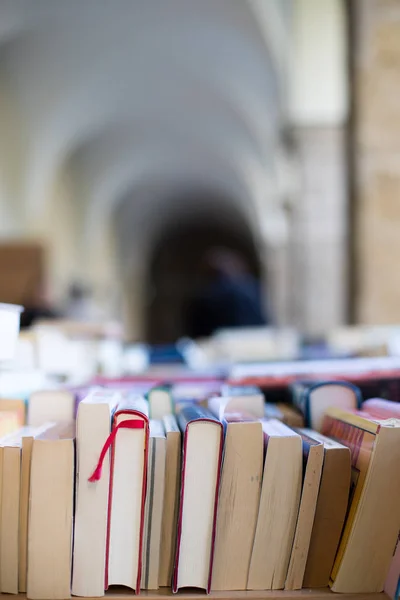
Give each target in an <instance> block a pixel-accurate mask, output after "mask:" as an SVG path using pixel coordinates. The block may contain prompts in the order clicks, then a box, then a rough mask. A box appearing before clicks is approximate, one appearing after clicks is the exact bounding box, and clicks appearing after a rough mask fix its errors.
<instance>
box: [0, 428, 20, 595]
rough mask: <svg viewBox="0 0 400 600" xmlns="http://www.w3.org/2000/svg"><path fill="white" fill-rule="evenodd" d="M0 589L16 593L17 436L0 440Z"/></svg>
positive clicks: (17, 516)
mask: <svg viewBox="0 0 400 600" xmlns="http://www.w3.org/2000/svg"><path fill="white" fill-rule="evenodd" d="M0 465H1V466H0V469H1V505H0V506H1V512H0V531H1V535H0V590H1V592H2V593H8V594H18V541H19V540H18V531H19V497H20V484H21V470H20V469H21V438H20V437H19V436H18V438H17V437H15V436H13V435H12V434H11V435H10V436H6V437H5V438H2V439H1V440H0Z"/></svg>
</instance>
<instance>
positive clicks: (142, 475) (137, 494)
mask: <svg viewBox="0 0 400 600" xmlns="http://www.w3.org/2000/svg"><path fill="white" fill-rule="evenodd" d="M148 445H149V419H148V406H147V402H146V401H145V400H144V399H143V398H137V399H135V400H127V401H124V402H122V403H121V404H119V405H118V407H117V410H116V412H115V414H114V418H113V425H112V431H111V434H110V437H109V438H108V440H107V442H106V444H105V445H104V448H103V452H102V456H103V455H104V454H105V453H106V452H107V450H108V448H109V447H110V446H111V467H110V489H109V504H108V526H107V544H106V569H105V572H106V576H105V589H108V587H109V586H110V585H124V586H127V587H129V588H131V589H133V590H135V592H136V593H137V594H138V593H139V591H140V581H141V571H142V545H143V528H144V509H145V502H146V489H147V460H148ZM102 456H101V457H100V461H99V467H100V470H101V459H102ZM99 475H100V473H98V472H96V471H95V473H94V474H93V476H92V478H91V480H92V481H93V480H95V479H96V478H97V477H98V476H99Z"/></svg>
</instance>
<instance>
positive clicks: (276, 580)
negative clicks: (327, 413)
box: [247, 419, 302, 590]
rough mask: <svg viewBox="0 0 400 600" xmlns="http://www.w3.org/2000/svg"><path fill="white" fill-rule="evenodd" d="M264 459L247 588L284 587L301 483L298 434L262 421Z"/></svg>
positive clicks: (300, 449) (280, 424)
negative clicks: (264, 446) (264, 447)
mask: <svg viewBox="0 0 400 600" xmlns="http://www.w3.org/2000/svg"><path fill="white" fill-rule="evenodd" d="M262 427H263V432H264V436H265V445H266V456H265V463H264V475H263V481H262V488H261V497H260V505H259V510H258V518H257V526H256V532H255V537H254V544H253V550H252V555H251V561H250V569H249V577H248V582H247V589H249V590H268V589H269V590H271V589H273V590H277V589H278V590H279V589H283V587H284V585H285V579H286V574H287V570H288V565H289V560H290V555H291V551H292V544H293V538H294V533H295V529H296V521H297V516H298V512H299V505H300V495H301V482H302V444H301V438H300V435H299V434H298V433H296V432H295V431H293V430H292V429H290V428H289V427H287V426H286V425H284V424H283V423H281V422H280V421H277V420H273V419H272V420H270V421H263V423H262Z"/></svg>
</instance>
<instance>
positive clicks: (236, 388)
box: [209, 385, 265, 419]
mask: <svg viewBox="0 0 400 600" xmlns="http://www.w3.org/2000/svg"><path fill="white" fill-rule="evenodd" d="M221 397H222V398H223V399H224V400H225V410H229V411H230V412H235V411H238V412H241V411H243V412H248V413H250V414H252V415H254V416H255V417H257V418H258V419H262V418H263V417H264V412H265V407H264V403H265V400H264V394H263V393H262V392H261V390H260V388H258V387H255V386H240V385H223V386H222V387H221ZM217 398H218V396H216V398H212V399H210V400H209V408H210V403H212V402H213V401H214V402H215V401H216V399H217ZM210 410H211V409H210ZM213 412H214V411H213Z"/></svg>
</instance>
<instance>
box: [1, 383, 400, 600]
mask: <svg viewBox="0 0 400 600" xmlns="http://www.w3.org/2000/svg"><path fill="white" fill-rule="evenodd" d="M115 388H119V389H115ZM115 388H114V389H113V388H112V387H110V388H105V387H103V388H99V387H97V388H94V389H91V390H89V391H87V394H86V396H84V395H83V394H82V396H83V397H81V398H79V402H78V403H77V405H76V409H77V414H76V421H75V422H70V423H65V422H58V423H54V422H42V423H39V422H37V423H35V425H34V426H31V427H25V428H23V429H20V430H18V431H17V432H15V433H14V434H12V435H9V436H6V437H3V438H2V439H1V440H0V464H1V483H2V485H1V493H0V498H1V511H0V514H1V523H0V591H1V592H4V593H18V592H26V593H27V596H28V598H32V599H33V600H36V599H38V600H39V599H42V600H46V599H49V600H51V599H52V600H56V599H63V598H69V597H70V595H71V594H72V595H75V596H82V597H100V596H102V595H104V591H105V590H106V589H108V588H109V587H112V586H120V585H122V586H126V587H128V588H130V589H131V590H133V591H134V592H136V593H139V592H140V590H155V589H158V588H160V587H171V588H172V590H173V591H174V592H177V591H179V590H181V589H184V588H200V589H203V590H205V591H222V590H271V589H285V590H297V589H300V588H302V587H307V588H313V587H315V588H321V587H325V586H327V585H330V586H331V588H332V589H333V590H334V591H336V592H377V591H381V590H382V589H383V588H384V585H385V582H388V583H386V585H387V586H389V587H390V586H392V587H393V586H394V587H396V585H397V584H396V583H393V582H397V581H398V579H399V556H398V554H399V553H398V552H397V557H395V560H394V561H393V554H394V551H395V548H396V542H397V538H398V533H399V529H400V504H399V502H398V498H399V494H400V469H399V468H398V465H399V462H400V420H399V419H398V416H400V415H399V412H400V411H399V408H400V405H397V404H395V403H390V402H387V401H382V400H369V401H367V402H364V403H362V404H361V395H360V392H359V390H358V389H357V387H356V386H354V385H352V384H349V383H346V382H339V381H331V382H312V383H300V382H297V383H296V386H294V387H293V389H292V396H293V399H294V402H295V406H286V405H279V406H277V405H270V404H269V403H265V400H264V397H263V395H262V393H261V392H260V391H259V390H258V389H254V388H249V387H247V388H244V387H240V386H236V387H232V386H221V387H220V389H219V391H218V392H216V391H215V390H213V391H211V392H210V390H209V391H208V392H207V394H205V396H206V397H204V396H203V397H201V395H199V397H198V398H197V400H195V399H194V398H189V399H188V398H186V399H182V398H179V399H178V398H177V395H175V396H174V393H173V389H172V388H170V387H160V386H157V387H155V388H152V389H151V390H150V391H149V392H148V393H146V394H145V396H138V395H137V389H136V390H134V389H132V388H130V389H128V388H124V387H123V386H122V385H120V386H115ZM55 393H56V392H55ZM57 393H58V394H59V396H58V400H57V402H58V403H59V408H60V411H61V412H60V413H59V414H70V413H69V412H68V411H67V413H66V412H65V410H66V409H65V407H64V408H63V409H61V404H62V402H65V404H67V402H66V400H67V394H64V395H63V394H62V393H61V392H60V391H58V392H57ZM46 394H47V401H48V404H49V406H51V404H52V402H51V392H50V391H47V392H46ZM36 403H38V404H39V405H40V402H38V399H37V398H36ZM44 406H45V403H44V401H43V407H44ZM43 407H42V408H43ZM296 407H297V408H298V409H300V412H298V411H297V410H296ZM68 410H70V409H68ZM51 415H52V416H53V417H54V416H55V412H54V406H52V407H51ZM47 416H48V415H46V411H45V410H44V408H43V410H42V413H41V418H42V419H43V420H44V421H45V420H46V418H47ZM396 561H397V562H396ZM388 572H389V579H388ZM396 578H397V579H396ZM387 589H388V588H387ZM390 591H391V592H392V589H390ZM394 594H395V590H394V591H393V593H392V595H393V596H394Z"/></svg>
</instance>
